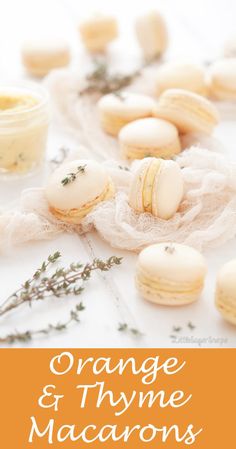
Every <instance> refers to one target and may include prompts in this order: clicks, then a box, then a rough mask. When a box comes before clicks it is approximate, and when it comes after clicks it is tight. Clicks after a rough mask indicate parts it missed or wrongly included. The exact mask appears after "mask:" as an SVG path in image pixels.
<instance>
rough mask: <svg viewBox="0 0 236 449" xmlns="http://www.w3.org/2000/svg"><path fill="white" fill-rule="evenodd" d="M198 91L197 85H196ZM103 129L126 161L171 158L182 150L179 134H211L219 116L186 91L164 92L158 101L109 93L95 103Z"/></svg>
mask: <svg viewBox="0 0 236 449" xmlns="http://www.w3.org/2000/svg"><path fill="white" fill-rule="evenodd" d="M199 88H200V86H199ZM98 110H99V116H100V122H101V126H102V128H103V130H104V131H105V132H106V133H108V134H110V135H112V136H114V137H116V136H117V135H118V141H119V146H120V151H121V155H122V157H123V158H125V159H129V160H134V159H143V158H144V157H147V156H155V157H161V158H164V159H172V158H173V157H174V156H176V155H177V154H178V153H180V151H181V144H180V138H179V135H180V134H185V133H191V132H193V133H195V132H199V133H205V134H211V133H212V132H213V130H214V127H215V126H216V125H217V124H218V121H219V114H218V111H217V109H216V107H215V106H214V104H213V103H212V102H210V101H209V100H208V99H207V98H205V97H203V96H202V95H199V94H197V93H195V92H191V91H190V90H186V89H180V88H178V89H177V88H176V89H167V90H164V91H163V93H162V94H161V95H160V97H159V99H158V101H157V102H156V101H154V99H152V98H150V97H148V96H144V95H138V94H133V93H132V94H130V93H129V94H128V93H124V94H123V93H119V94H115V93H114V94H109V95H105V96H104V97H102V98H101V99H100V100H99V102H98Z"/></svg>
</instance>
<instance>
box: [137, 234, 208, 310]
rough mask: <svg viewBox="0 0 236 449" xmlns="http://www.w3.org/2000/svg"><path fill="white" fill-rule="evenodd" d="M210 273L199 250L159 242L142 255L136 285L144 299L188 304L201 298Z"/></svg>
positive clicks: (162, 302)
mask: <svg viewBox="0 0 236 449" xmlns="http://www.w3.org/2000/svg"><path fill="white" fill-rule="evenodd" d="M206 272H207V267H206V261H205V259H204V257H203V256H202V254H201V253H200V252H199V251H197V250H195V249H193V248H191V247H190V246H186V245H182V244H179V243H159V244H154V245H151V246H148V247H147V248H145V249H144V250H143V251H141V253H140V254H139V257H138V262H137V267H136V286H137V289H138V291H139V293H140V294H141V296H142V297H143V298H145V299H147V300H148V301H151V302H153V303H156V304H161V305H167V306H181V305H187V304H191V303H192V302H194V301H196V300H197V299H198V298H199V296H200V295H201V292H202V290H203V287H204V281H205V276H206Z"/></svg>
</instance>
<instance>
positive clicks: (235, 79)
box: [208, 58, 236, 100]
mask: <svg viewBox="0 0 236 449" xmlns="http://www.w3.org/2000/svg"><path fill="white" fill-rule="evenodd" d="M208 85H209V94H210V95H211V96H212V98H214V99H216V100H236V58H225V59H221V60H219V61H216V62H215V63H214V64H212V65H211V66H210V68H209V71H208Z"/></svg>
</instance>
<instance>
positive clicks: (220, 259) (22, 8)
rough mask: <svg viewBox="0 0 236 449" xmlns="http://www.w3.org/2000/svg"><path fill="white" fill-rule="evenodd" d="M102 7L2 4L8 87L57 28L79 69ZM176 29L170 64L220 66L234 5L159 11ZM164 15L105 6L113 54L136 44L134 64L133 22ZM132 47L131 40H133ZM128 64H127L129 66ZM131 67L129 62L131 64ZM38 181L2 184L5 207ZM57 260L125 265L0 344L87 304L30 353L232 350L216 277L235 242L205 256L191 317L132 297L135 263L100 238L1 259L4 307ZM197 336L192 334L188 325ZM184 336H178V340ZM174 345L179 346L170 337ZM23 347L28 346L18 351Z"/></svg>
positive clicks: (174, 3)
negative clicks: (113, 18) (32, 47)
mask: <svg viewBox="0 0 236 449" xmlns="http://www.w3.org/2000/svg"><path fill="white" fill-rule="evenodd" d="M96 3H98V2H96V0H86V2H84V4H83V3H82V2H77V1H76V0H61V1H59V0H57V1H56V0H55V1H54V0H44V1H43V0H8V1H7V2H5V1H3V0H1V1H0V78H1V81H4V80H6V79H7V80H9V79H11V80H17V79H19V78H26V75H25V74H24V72H23V69H22V67H21V64H20V58H19V47H20V44H21V42H22V40H23V39H24V38H25V37H27V36H29V35H30V34H32V33H35V31H36V32H38V30H40V29H41V32H46V31H45V30H46V29H47V28H48V27H50V26H52V24H53V26H54V27H55V28H57V29H58V34H60V33H61V34H62V35H63V34H65V35H67V36H68V38H69V40H70V42H71V45H72V48H73V52H74V59H75V60H76V59H77V60H78V58H79V57H80V52H81V51H83V50H82V49H81V47H80V44H79V40H78V35H77V30H76V23H77V22H78V20H79V18H81V17H82V16H83V15H85V14H86V13H87V12H88V11H89V10H92V9H93V10H96V9H98V6H97V5H96ZM159 3H160V5H161V8H162V10H163V12H164V14H165V15H166V18H167V20H168V24H169V28H170V31H171V45H170V49H169V52H168V54H167V57H168V58H172V57H174V58H175V59H177V58H179V59H180V58H181V59H183V58H185V59H187V58H190V59H191V60H195V61H199V60H207V59H210V60H212V59H215V58H216V57H217V56H218V55H219V54H220V52H221V50H222V45H223V42H224V41H225V39H226V38H227V37H228V36H230V35H231V34H232V32H233V31H234V25H235V19H236V4H235V2H234V1H233V0H232V1H230V0H224V1H223V0H222V1H221V0H218V1H217V0H208V1H207V0H198V1H195V2H194V1H192V2H190V1H189V0H163V1H160V2H159ZM155 6H156V2H155V0H153V1H152V0H146V1H145V2H143V1H142V0H139V1H136V2H120V1H119V0H113V2H111V1H108V0H107V1H105V0H104V1H99V9H103V10H108V11H109V10H111V11H112V12H113V13H115V14H116V15H117V17H118V18H119V20H120V24H121V26H120V28H121V37H120V39H119V41H118V42H117V43H116V44H114V48H113V50H112V51H114V52H117V54H118V53H119V54H124V57H125V54H126V53H122V52H126V51H127V42H129V46H128V47H129V48H128V51H129V54H132V52H133V54H135V51H136V52H137V47H135V46H136V44H135V40H134V35H133V33H132V21H133V19H134V17H135V15H137V14H139V13H141V12H142V11H145V10H147V9H151V8H154V7H155ZM127 39H128V40H127ZM126 57H127V56H126ZM127 59H128V58H127ZM215 136H216V137H218V138H220V139H221V140H222V141H223V142H224V145H225V147H226V151H227V152H228V154H229V155H230V156H231V157H232V158H233V159H234V160H235V158H236V156H235V141H236V127H235V122H233V121H228V122H226V121H225V122H224V123H221V124H220V125H219V127H218V128H217V129H216V131H215ZM65 144H66V145H68V146H70V144H71V142H70V137H69V136H67V135H66V134H65V133H63V130H62V131H61V133H60V135H59V134H58V133H57V134H55V133H54V132H53V130H52V131H51V135H50V139H49V150H48V151H49V153H51V154H55V152H56V150H57V149H58V148H59V147H60V146H61V145H65ZM40 182H41V181H40V179H39V177H35V178H26V179H23V180H21V181H20V182H19V183H18V184H17V188H16V185H14V184H12V183H10V182H7V183H6V182H4V181H1V180H0V205H1V206H3V207H4V206H5V205H7V204H9V202H11V201H14V200H16V199H17V198H18V197H19V194H20V190H21V189H23V188H25V187H28V186H37V185H40ZM56 250H59V251H60V252H61V253H62V255H63V257H62V261H63V264H66V263H70V262H72V261H76V260H81V261H82V262H86V261H89V260H91V259H92V258H93V257H94V255H95V256H96V257H101V258H106V257H108V256H110V255H113V254H116V255H118V256H122V257H123V258H124V260H123V263H122V265H121V266H120V267H118V268H114V269H113V270H112V271H111V272H109V273H108V274H105V275H98V274H95V275H94V276H93V278H92V281H91V282H89V283H88V284H87V288H86V290H85V292H84V293H83V295H82V296H81V297H79V298H67V299H59V300H58V299H51V300H50V301H48V302H46V303H39V304H35V305H34V306H33V307H32V308H31V309H29V307H28V306H25V307H22V308H21V309H19V311H18V312H17V313H16V314H14V313H12V314H10V315H9V316H8V318H2V319H1V326H0V335H4V334H6V333H8V332H9V331H11V330H14V329H17V330H26V329H28V328H30V329H34V328H38V327H41V326H44V325H45V324H47V323H49V322H54V323H55V322H57V321H60V320H62V319H63V318H64V317H65V316H66V314H67V313H68V311H69V310H70V309H71V308H72V307H73V305H74V304H75V301H77V302H79V301H80V300H82V301H83V303H84V304H85V305H86V310H85V311H84V312H82V313H81V322H80V323H79V324H78V325H73V326H71V327H70V329H69V330H68V331H65V332H60V333H58V334H55V335H53V336H50V338H45V337H44V338H40V339H36V340H33V341H32V342H31V343H30V344H27V347H178V346H181V347H182V346H183V347H189V346H190V347H191V346H193V347H200V346H202V347H208V346H210V347H211V346H222V347H234V346H235V344H236V329H235V328H233V327H232V326H230V325H228V324H227V323H225V322H224V321H223V320H222V319H221V317H220V316H219V314H218V312H217V311H216V310H215V308H214V288H215V277H216V272H217V270H218V269H219V267H220V266H221V265H222V264H223V263H224V262H226V261H228V260H229V259H231V258H233V257H235V251H236V241H233V242H232V241H231V242H229V243H228V244H226V245H224V246H223V247H222V248H220V249H217V250H211V251H208V252H207V253H206V257H207V259H208V263H209V273H208V277H207V282H206V288H205V290H204V294H203V295H202V298H201V299H200V301H199V302H197V303H195V304H193V305H191V306H188V307H185V308H177V309H172V308H165V307H157V306H155V305H152V304H150V303H148V302H146V301H144V300H143V299H142V298H140V297H139V295H138V294H137V292H136V290H135V287H134V279H133V278H134V267H135V263H136V257H137V256H136V255H134V254H132V253H128V252H123V251H117V250H113V249H112V248H110V247H109V245H107V244H106V243H104V242H103V241H101V239H100V238H99V236H98V235H97V234H96V233H95V232H94V233H91V234H87V236H86V237H82V238H80V237H79V236H77V235H62V236H60V237H59V238H57V239H55V240H52V241H49V242H48V241H47V242H45V241H43V242H37V243H30V244H27V245H24V246H21V247H17V248H13V249H12V250H11V251H9V253H7V254H2V255H0V301H1V302H2V301H3V300H4V299H5V298H6V297H7V296H8V295H9V294H10V293H12V292H13V291H14V290H16V289H17V288H18V287H19V285H20V284H21V283H22V282H23V281H24V280H26V279H27V278H28V277H30V275H31V274H32V273H33V271H34V270H35V268H36V267H38V265H40V263H41V262H42V261H43V260H44V259H45V258H46V257H47V256H48V255H49V254H50V253H52V252H54V251H56ZM189 322H191V323H193V324H194V325H195V326H196V327H195V329H194V330H190V329H189V327H188V323H189ZM119 323H127V324H128V325H129V326H130V327H135V328H137V329H139V330H140V331H141V332H143V333H144V336H143V337H141V338H137V337H134V336H132V335H131V334H129V333H127V332H123V333H122V332H119V331H118V330H117V329H118V325H119ZM174 326H177V327H178V326H180V327H181V328H182V330H181V331H180V332H178V333H177V332H173V327H174ZM171 335H175V336H176V337H175V338H174V337H171ZM20 346H21V345H20Z"/></svg>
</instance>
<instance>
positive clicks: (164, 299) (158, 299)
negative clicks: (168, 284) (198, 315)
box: [135, 275, 203, 306]
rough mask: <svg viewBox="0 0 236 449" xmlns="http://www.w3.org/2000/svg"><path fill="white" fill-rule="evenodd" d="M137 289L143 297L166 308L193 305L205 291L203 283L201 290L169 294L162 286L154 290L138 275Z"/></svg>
mask: <svg viewBox="0 0 236 449" xmlns="http://www.w3.org/2000/svg"><path fill="white" fill-rule="evenodd" d="M135 283H136V287H137V290H138V291H139V292H140V294H141V296H142V297H143V298H144V299H146V300H148V301H150V302H153V303H155V304H159V305H164V306H183V305H187V304H191V303H192V302H195V301H197V300H198V299H199V297H200V294H201V292H202V289H203V283H202V284H201V286H200V288H196V289H192V291H189V292H185V291H182V292H181V287H180V286H179V288H180V291H179V292H178V293H176V292H168V291H163V290H162V289H161V288H160V286H159V288H153V287H152V286H151V285H149V284H148V283H147V282H146V283H143V282H141V281H140V280H139V277H138V275H137V276H136V281H135Z"/></svg>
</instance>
